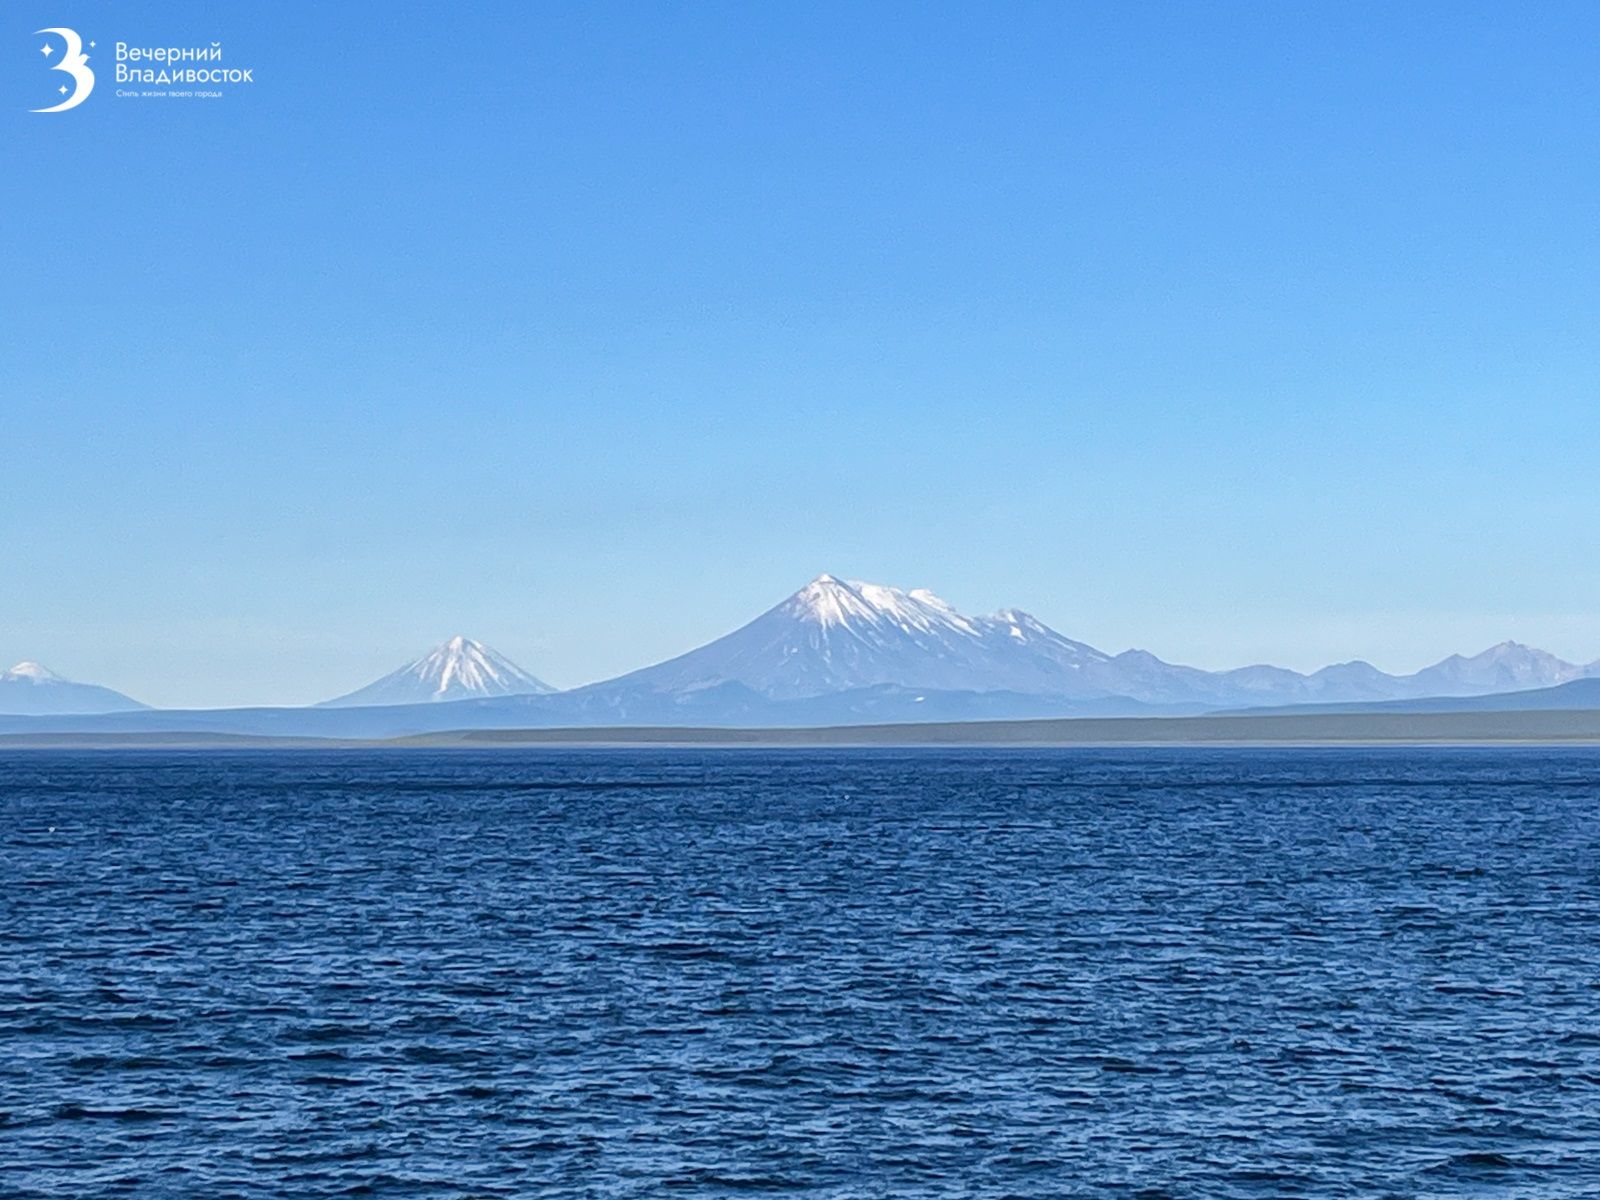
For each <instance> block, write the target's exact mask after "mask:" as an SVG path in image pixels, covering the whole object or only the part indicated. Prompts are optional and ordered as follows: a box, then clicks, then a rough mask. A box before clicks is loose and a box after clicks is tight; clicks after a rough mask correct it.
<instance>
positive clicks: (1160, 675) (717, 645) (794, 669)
mask: <svg viewBox="0 0 1600 1200" xmlns="http://www.w3.org/2000/svg"><path fill="white" fill-rule="evenodd" d="M1591 675H1600V664H1591V665H1590V666H1587V667H1583V666H1577V665H1575V664H1572V663H1567V662H1563V661H1562V660H1561V659H1558V658H1556V657H1555V656H1554V655H1551V654H1547V653H1545V652H1544V651H1542V650H1534V649H1532V648H1530V647H1527V646H1523V645H1520V644H1518V643H1516V642H1503V643H1501V644H1500V645H1498V646H1494V647H1491V648H1490V649H1488V650H1485V651H1484V652H1483V653H1481V654H1478V655H1475V656H1473V657H1471V658H1465V657H1462V656H1460V655H1453V656H1451V657H1450V658H1447V659H1445V660H1444V661H1443V662H1440V663H1437V664H1435V665H1434V666H1431V667H1428V668H1426V669H1425V670H1422V671H1419V672H1416V673H1415V674H1412V675H1390V674H1387V673H1385V672H1383V671H1380V670H1379V669H1378V668H1377V667H1374V666H1372V665H1371V664H1370V663H1366V662H1359V661H1357V662H1348V663H1338V664H1335V665H1333V666H1329V667H1324V668H1322V669H1321V670H1319V671H1315V672H1312V673H1310V674H1302V673H1300V672H1297V671H1291V670H1288V669H1286V668H1283V667H1273V666H1264V665H1262V666H1249V667H1239V668H1236V669H1234V670H1229V671H1204V670H1201V669H1199V668H1197V667H1187V666H1182V665H1179V664H1176V663H1169V662H1166V661H1164V660H1162V659H1160V658H1158V657H1156V656H1155V655H1154V654H1151V653H1149V652H1148V651H1145V650H1127V651H1124V652H1123V653H1121V654H1108V653H1106V652H1105V651H1103V650H1099V649H1096V648H1095V647H1093V646H1091V645H1088V644H1087V643H1084V642H1079V641H1074V640H1073V639H1071V638H1069V637H1067V636H1065V635H1064V634H1061V633H1058V632H1057V631H1056V630H1054V629H1052V628H1050V627H1049V626H1048V625H1046V624H1045V623H1044V622H1042V621H1040V620H1039V619H1038V618H1036V617H1034V616H1031V615H1030V614H1028V613H1025V612H1022V611H1020V610H1018V609H1003V610H1001V611H1000V612H997V613H993V614H990V615H987V616H977V617H971V616H966V615H964V614H962V613H960V612H958V611H957V610H956V609H955V608H954V607H952V606H951V605H950V604H948V603H946V602H945V601H944V600H942V599H940V598H939V597H938V596H936V595H934V594H933V593H932V592H930V591H927V590H922V589H919V590H915V591H909V592H907V591H901V590H900V589H898V588H893V587H886V586H884V585H882V584H874V583H863V582H856V581H846V580H842V579H839V578H838V577H836V576H833V575H820V576H818V577H817V578H816V579H814V580H812V581H811V582H810V583H808V584H807V585H806V586H805V587H803V588H801V589H800V590H799V591H797V592H795V593H794V594H793V595H792V596H790V597H789V598H788V599H786V600H784V601H782V602H781V603H779V604H777V605H775V606H774V607H773V608H771V609H768V610H767V611H766V612H765V613H763V614H762V615H761V616H759V617H757V618H756V619H755V620H753V621H751V622H750V623H749V624H747V625H744V626H742V627H741V628H739V629H736V630H734V631H733V632H732V633H729V634H726V635H724V636H723V637H720V638H717V639H716V640H714V641H712V642H708V643H707V644H706V645H704V646H701V647H699V648H697V649H694V650H691V651H689V652H688V653H686V654H681V655H679V656H677V657H676V658H672V659H668V660H667V661H665V662H662V663H657V664H656V665H654V666H650V667H645V668H642V669H640V670H637V671H632V672H629V673H628V674H626V675H622V676H619V677H618V678H616V679H611V680H607V681H605V682H603V683H597V684H591V685H589V686H588V687H585V688H580V689H577V692H576V693H574V694H575V695H582V696H585V697H593V698H598V697H603V696H613V697H620V696H624V695H626V694H630V693H631V694H634V695H644V694H648V693H661V694H671V693H687V692H692V691H695V690H697V689H702V688H707V687H713V686H717V685H719V684H725V683H738V684H742V685H743V686H745V687H747V688H749V689H750V690H752V691H754V692H755V693H757V694H758V695H760V696H764V697H766V698H768V699H771V700H792V699H799V698H805V697H814V696H820V695H826V694H830V693H840V692H845V691H850V690H853V689H858V688H871V687H878V686H894V687H898V688H905V689H932V690H940V691H959V692H966V693H985V692H1007V693H1015V694H1020V695H1028V696H1050V697H1054V698H1057V699H1059V700H1061V701H1063V702H1068V701H1070V702H1073V703H1074V704H1075V705H1076V706H1078V707H1082V704H1083V702H1086V701H1112V700H1115V701H1119V702H1127V701H1134V702H1137V703H1138V704H1141V705H1154V706H1166V707H1184V708H1187V709H1191V710H1192V709H1194V708H1195V707H1197V706H1198V707H1242V706H1251V705H1268V704H1303V703H1347V702H1357V701H1371V700H1391V699H1405V698H1413V697H1421V696H1435V695H1445V696H1468V695H1481V694H1486V693H1490V692H1496V691H1508V690H1515V689H1521V688H1535V687H1549V686H1553V685H1555V684H1558V683H1564V682H1567V681H1568V680H1571V679H1578V678H1585V677H1588V676H1591Z"/></svg>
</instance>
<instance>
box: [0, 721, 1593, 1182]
mask: <svg viewBox="0 0 1600 1200" xmlns="http://www.w3.org/2000/svg"><path fill="white" fill-rule="evenodd" d="M0 952H3V958H0V968H3V969H0V1196H5V1197H15V1198H19V1200H20V1198H24V1197H73V1198H74V1200H79V1198H84V1197H97V1196H126V1197H157V1198H161V1197H195V1198H200V1197H204V1198H206V1200H223V1198H226V1197H252V1198H254V1197H293V1198H295V1200H301V1198H306V1197H325V1196H381V1197H391V1196H392V1197H498V1196H519V1197H520V1196H572V1197H580V1196H581V1197H601V1198H613V1197H660V1196H684V1197H696V1196H731V1195H735V1194H738V1195H747V1194H750V1193H776V1194H787V1195H793V1196H815V1197H861V1198H864V1200H866V1198H873V1200H876V1198H881V1197H958V1196H959V1197H997V1198H998V1197H1028V1198H1031V1197H1050V1196H1095V1197H1099V1196H1105V1197H1146V1198H1152V1200H1153V1198H1157V1197H1204V1198H1208V1200H1209V1198H1228V1197H1241V1198H1242V1197H1252V1198H1255V1197H1262V1198H1265V1197H1272V1198H1278V1197H1290V1196H1300V1197H1346V1196H1348V1197H1454V1196H1473V1197H1479V1196H1503V1197H1516V1198H1518V1200H1539V1198H1546V1197H1578V1196H1596V1195H1600V751H1596V750H1590V749H1539V748H1522V749H1499V748H1463V749H1401V748H1380V749H1370V750H1358V749H1279V750H1267V751H1263V750H1245V749H1205V750H1180V749H1139V750H1093V749H1069V750H1021V749H1019V750H1010V751H972V750H933V749H929V750H919V751H915V752H900V751H892V750H856V751H849V752H836V751H823V750H813V751H803V750H794V751H781V752H779V751H766V750H754V749H750V750H733V751H729V750H670V749H659V750H637V749H629V750H615V751H599V750H565V751H562V750H539V751H527V752H525V751H520V750H501V751H493V752H475V751H438V752H435V751H399V750H396V751H387V750H385V751H378V750H371V751H367V750H362V751H276V752H267V751H262V752H226V753H221V752H206V753H200V752H190V753H186V752H175V751H100V752H82V751H78V752H68V751H36V752H21V751H17V752H9V753H6V754H4V755H0Z"/></svg>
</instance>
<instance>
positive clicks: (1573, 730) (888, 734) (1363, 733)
mask: <svg viewBox="0 0 1600 1200" xmlns="http://www.w3.org/2000/svg"><path fill="white" fill-rule="evenodd" d="M1381 745H1402V746H1404V745H1413V746H1475V745H1528V746H1540V745H1548V746H1575V745H1600V709H1571V710H1565V709H1556V710H1549V709H1543V710H1523V711H1509V712H1456V713H1301V714H1284V715H1279V716H1274V715H1260V714H1251V715H1234V716H1204V717H1069V718H1058V719H1046V720H1031V721H964V722H930V723H928V724H895V725H839V726H828V727H816V728H810V727H805V728H783V729H743V728H725V727H724V728H688V727H676V726H609V727H593V728H590V727H564V728H557V729H467V730H457V731H451V732H443V733H419V734H411V735H407V736H400V737H392V738H320V737H301V736H291V737H282V736H277V737H275V736H263V735H254V734H229V733H204V732H195V731H178V730H173V731H167V732H162V731H154V730H153V731H150V732H137V733H134V732H119V733H48V732H42V731H41V732H29V733H11V734H0V750H8V749H15V750H22V749H140V748H146V749H171V750H208V749H210V750H225V749H255V750H271V749H283V750H300V749H318V748H322V749H357V748H395V749H407V748H415V749H447V748H457V749H480V750H488V749H496V748H502V749H515V748H518V747H558V746H570V747H585V746H587V747H597V748H598V747H615V748H626V747H648V746H690V747H704V748H713V747H722V748H738V747H750V748H761V747H783V746H797V747H803V746H815V747H835V748H841V749H845V748H850V747H869V746H876V747H889V748H893V747H902V748H914V747H952V748H953V747H962V746H968V747H984V746H988V747H1008V746H1009V747H1019V748H1021V747H1031V748H1044V747H1050V746H1085V747H1091V746H1104V747H1131V746H1152V747H1182V746H1219V747H1220V746H1239V747H1264V746H1284V747H1291V746H1307V747H1315V746H1381Z"/></svg>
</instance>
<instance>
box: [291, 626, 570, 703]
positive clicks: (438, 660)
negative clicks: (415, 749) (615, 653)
mask: <svg viewBox="0 0 1600 1200" xmlns="http://www.w3.org/2000/svg"><path fill="white" fill-rule="evenodd" d="M554 690H555V689H554V688H552V687H551V686H550V685H549V684H547V683H545V682H544V681H543V680H540V679H536V678H534V677H533V676H532V675H530V674H528V672H526V671H524V670H523V669H522V668H521V667H519V666H517V664H516V663H514V662H512V661H511V660H510V659H509V658H506V657H505V656H504V655H502V654H499V653H496V652H495V651H494V650H491V649H490V648H489V647H488V646H485V645H484V644H483V643H482V642H475V641H473V640H472V639H471V638H466V637H460V636H457V637H453V638H451V639H450V640H449V641H448V642H445V643H443V644H442V645H439V646H436V647H435V648H434V649H433V650H431V651H429V652H428V653H427V654H425V655H424V656H423V657H421V658H419V659H417V661H416V662H414V663H410V664H408V665H406V666H404V667H401V668H400V669H399V670H398V671H395V672H393V673H392V674H389V675H385V676H384V677H383V678H382V679H379V680H377V681H376V682H375V683H369V684H368V685H367V686H366V687H364V688H361V689H359V690H358V691H354V692H351V693H350V694H349V695H347V696H339V697H337V698H335V699H333V700H325V701H323V704H322V706H321V707H324V708H354V707H358V706H362V705H379V704H427V703H433V702H437V701H443V700H474V699H482V698H484V697H488V696H534V695H543V694H544V693H547V692H553V691H554Z"/></svg>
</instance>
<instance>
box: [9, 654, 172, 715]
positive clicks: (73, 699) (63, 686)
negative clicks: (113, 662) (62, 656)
mask: <svg viewBox="0 0 1600 1200" xmlns="http://www.w3.org/2000/svg"><path fill="white" fill-rule="evenodd" d="M144 707H145V705H143V704H140V703H139V702H138V701H137V700H134V699H131V698H129V697H127V696H124V695H123V694H122V693H121V692H114V691H112V690H111V689H110V688H107V687H100V686H98V685H97V684H93V683H74V682H73V681H72V680H70V679H63V678H62V677H61V676H59V675H57V674H56V673H55V672H54V671H52V670H50V668H49V667H45V666H41V665H40V664H38V663H36V662H20V663H18V664H17V665H16V666H14V667H12V668H11V669H10V670H9V671H0V713H6V714H8V715H27V716H52V717H53V716H66V715H70V714H81V713H112V712H132V711H134V710H136V709H141V708H144Z"/></svg>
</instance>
